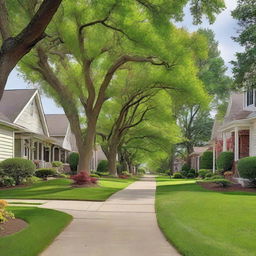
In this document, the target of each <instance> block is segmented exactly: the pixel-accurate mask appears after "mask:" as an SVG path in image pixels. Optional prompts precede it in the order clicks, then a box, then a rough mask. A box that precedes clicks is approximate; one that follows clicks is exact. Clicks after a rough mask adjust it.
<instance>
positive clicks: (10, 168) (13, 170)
mask: <svg viewBox="0 0 256 256" xmlns="http://www.w3.org/2000/svg"><path fill="white" fill-rule="evenodd" d="M0 169H1V170H2V172H3V173H4V175H5V176H8V177H11V178H13V179H14V180H15V184H16V185H19V184H21V182H22V180H23V179H26V178H28V177H31V176H33V174H34V172H35V169H36V166H35V165H34V163H33V162H32V161H30V160H27V159H23V158H9V159H6V160H4V161H2V162H1V163H0Z"/></svg>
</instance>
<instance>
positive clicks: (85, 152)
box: [76, 116, 97, 173]
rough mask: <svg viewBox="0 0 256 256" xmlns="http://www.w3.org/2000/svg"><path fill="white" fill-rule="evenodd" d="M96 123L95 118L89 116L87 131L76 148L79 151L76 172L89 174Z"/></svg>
mask: <svg viewBox="0 0 256 256" xmlns="http://www.w3.org/2000/svg"><path fill="white" fill-rule="evenodd" d="M96 123H97V118H95V116H89V117H88V121H87V131H86V135H85V138H84V140H83V143H82V144H81V146H80V147H79V148H78V151H79V155H80V158H79V165H78V171H86V172H89V173H90V172H91V170H90V163H91V159H92V156H93V148H94V141H95V135H96ZM76 140H79V138H76Z"/></svg>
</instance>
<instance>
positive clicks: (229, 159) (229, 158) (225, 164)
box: [217, 152, 234, 172]
mask: <svg viewBox="0 0 256 256" xmlns="http://www.w3.org/2000/svg"><path fill="white" fill-rule="evenodd" d="M233 162H234V153H233V152H222V153H221V154H220V156H219V157H218V159H217V167H218V169H220V170H222V171H223V172H226V171H230V170H231V169H232V166H233Z"/></svg>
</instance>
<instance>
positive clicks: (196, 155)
mask: <svg viewBox="0 0 256 256" xmlns="http://www.w3.org/2000/svg"><path fill="white" fill-rule="evenodd" d="M208 150H210V148H209V146H204V147H194V148H193V153H191V154H190V155H189V156H190V161H191V168H192V169H195V170H199V169H201V168H200V158H201V156H202V155H203V153H204V152H206V151H208Z"/></svg>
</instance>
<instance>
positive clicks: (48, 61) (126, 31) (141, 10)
mask: <svg viewBox="0 0 256 256" xmlns="http://www.w3.org/2000/svg"><path fill="white" fill-rule="evenodd" d="M187 2H188V1H183V2H179V4H176V3H175V5H174V4H173V1H170V0H169V1H167V0H165V1H161V2H160V3H159V4H152V3H151V2H150V1H146V0H137V1H136V0H129V1H124V0H123V1H114V0H108V1H88V2H86V3H85V2H84V1H82V0H79V1H76V4H74V3H73V2H72V3H70V2H68V1H66V2H63V4H62V10H61V11H60V12H58V17H57V18H56V19H55V22H54V23H52V25H51V27H50V29H49V33H50V35H51V37H50V38H47V40H44V42H43V43H42V44H40V45H38V46H37V47H36V48H35V51H33V53H32V54H30V56H29V57H28V58H26V59H24V62H23V64H22V66H21V70H22V72H24V73H25V75H26V78H27V79H28V80H29V81H32V82H37V83H40V84H41V85H43V87H44V90H45V91H46V92H47V93H48V94H49V95H52V96H53V97H54V98H55V100H56V101H57V102H58V103H59V104H60V105H61V106H62V107H63V109H64V111H65V113H66V115H67V117H68V119H69V121H70V124H71V129H72V132H73V133H74V135H75V137H76V142H77V146H78V150H79V154H80V160H79V170H85V171H89V163H90V159H91V156H92V149H93V144H94V138H95V133H96V124H97V120H98V116H99V114H100V111H101V109H102V106H103V104H104V102H105V101H106V100H107V98H108V97H109V95H111V84H112V81H113V80H114V79H115V75H116V73H118V71H119V70H120V69H121V68H125V66H126V65H127V64H128V63H129V64H131V63H140V65H143V66H144V65H145V66H147V65H155V66H157V67H158V69H159V70H161V71H163V69H164V70H165V72H169V74H170V73H171V72H173V70H177V73H176V74H177V75H178V76H177V79H180V78H178V77H183V75H182V74H181V73H183V72H184V71H185V70H187V73H188V74H189V78H188V79H189V80H191V81H192V80H194V81H195V82H194V83H193V84H195V83H197V82H196V79H195V77H196V72H197V70H196V69H195V67H194V65H193V60H192V59H193V58H192V57H193V55H194V54H195V49H193V48H196V47H197V46H198V45H201V44H200V43H198V41H200V39H199V38H197V37H196V35H195V36H191V35H189V34H188V33H187V32H185V31H184V30H181V29H176V28H175V27H174V26H173V24H171V23H170V22H169V19H170V18H172V19H178V18H180V17H181V15H182V13H183V11H182V10H183V7H184V5H185V4H186V3H187ZM197 4H198V5H196V4H195V3H194V2H192V5H193V6H197V7H198V8H194V9H193V13H194V14H195V15H196V17H201V15H203V14H207V15H208V17H209V19H210V20H211V21H212V20H213V17H214V14H215V13H218V12H220V11H221V10H222V8H223V1H218V2H216V3H213V4H207V3H205V1H197ZM200 6H202V7H204V8H202V9H201V8H199V7H200ZM174 38H175V40H174ZM198 49H199V48H198ZM198 52H199V51H198ZM193 76H194V78H193ZM185 79H187V78H185ZM192 86H193V85H192ZM197 87H199V86H197ZM84 116H85V117H86V118H85V119H86V125H85V126H84V123H82V125H81V123H80V120H81V117H84ZM83 119H84V118H83Z"/></svg>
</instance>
